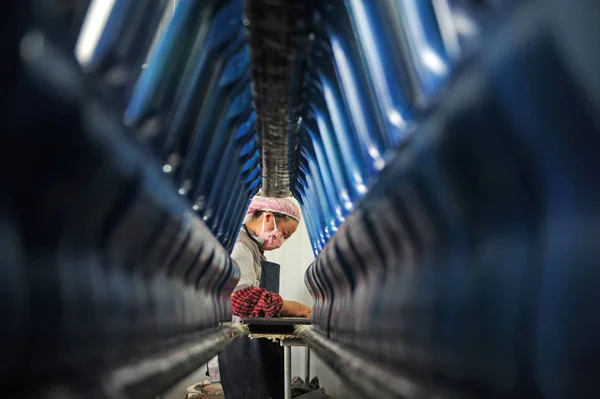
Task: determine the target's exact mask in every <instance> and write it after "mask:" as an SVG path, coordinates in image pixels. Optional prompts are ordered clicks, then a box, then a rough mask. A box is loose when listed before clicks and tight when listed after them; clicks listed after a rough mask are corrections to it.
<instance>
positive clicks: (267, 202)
mask: <svg viewBox="0 0 600 399" xmlns="http://www.w3.org/2000/svg"><path fill="white" fill-rule="evenodd" d="M259 211H265V212H276V213H281V214H284V215H287V216H289V217H291V218H294V219H296V220H297V221H298V222H300V219H302V216H301V215H300V207H299V206H298V204H296V202H295V201H294V200H293V199H291V198H269V197H261V196H259V195H257V196H256V197H254V198H253V199H252V202H250V206H249V207H248V211H247V212H246V218H249V217H251V216H252V215H254V214H255V213H256V212H259Z"/></svg>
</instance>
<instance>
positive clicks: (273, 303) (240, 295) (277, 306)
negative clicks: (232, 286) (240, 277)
mask: <svg viewBox="0 0 600 399" xmlns="http://www.w3.org/2000/svg"><path fill="white" fill-rule="evenodd" d="M282 307H283V299H281V295H279V294H276V293H274V292H270V291H267V290H265V289H264V288H258V287H247V288H242V289H240V290H237V291H235V292H234V293H233V294H231V310H232V312H233V314H234V315H236V316H240V317H276V316H278V315H279V313H280V312H281V308H282Z"/></svg>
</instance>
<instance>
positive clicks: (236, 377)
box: [219, 261, 284, 399]
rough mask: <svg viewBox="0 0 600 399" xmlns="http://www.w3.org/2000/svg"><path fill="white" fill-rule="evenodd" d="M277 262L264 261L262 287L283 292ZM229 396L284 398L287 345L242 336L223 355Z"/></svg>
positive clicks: (223, 380)
mask: <svg viewBox="0 0 600 399" xmlns="http://www.w3.org/2000/svg"><path fill="white" fill-rule="evenodd" d="M279 269H280V266H279V265H278V264H277V263H273V262H267V261H261V270H262V271H261V278H260V287H261V288H265V289H266V290H267V291H271V292H276V293H279ZM219 374H220V376H221V385H222V387H223V392H224V393H225V399H241V398H244V399H268V398H272V399H282V398H283V390H284V387H283V348H282V347H281V346H280V345H279V342H272V341H270V340H267V339H250V338H248V337H242V338H238V339H236V340H235V341H233V343H232V344H231V345H229V346H228V347H227V348H226V349H225V350H224V351H223V352H221V354H220V355H219Z"/></svg>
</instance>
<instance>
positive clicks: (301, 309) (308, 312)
mask: <svg viewBox="0 0 600 399" xmlns="http://www.w3.org/2000/svg"><path fill="white" fill-rule="evenodd" d="M281 315H282V316H284V317H307V318H310V317H311V316H312V309H311V308H309V307H308V306H305V305H303V304H301V303H299V302H296V301H283V306H282V307H281Z"/></svg>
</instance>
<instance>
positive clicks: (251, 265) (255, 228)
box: [218, 196, 312, 399]
mask: <svg viewBox="0 0 600 399" xmlns="http://www.w3.org/2000/svg"><path fill="white" fill-rule="evenodd" d="M300 219H301V216H300V209H299V207H298V205H297V204H296V202H294V200H292V199H291V198H267V197H262V196H256V197H254V198H253V200H252V201H251V203H250V206H249V208H248V212H247V214H246V218H245V220H244V224H243V226H242V229H241V231H240V234H239V236H238V239H237V242H236V244H235V246H234V247H233V251H232V253H231V258H232V259H233V260H234V261H235V262H236V263H237V265H238V266H239V268H240V281H239V282H238V285H237V286H236V288H235V290H234V292H233V294H232V295H231V308H232V313H233V315H234V316H233V321H234V322H239V321H240V320H241V319H242V318H244V317H248V316H252V317H278V316H290V317H311V315H312V314H311V309H310V307H308V306H305V305H303V304H301V303H298V302H294V301H286V300H283V299H282V298H281V296H280V295H279V293H278V291H279V265H277V264H275V263H272V262H267V260H266V258H265V255H264V251H272V250H275V249H277V248H279V247H281V245H282V244H283V243H284V242H285V240H287V239H288V238H290V236H291V235H292V234H294V232H295V231H296V229H297V228H298V224H299V223H300ZM218 365H219V374H220V379H221V385H222V386H223V392H224V394H225V398H226V399H237V398H246V399H250V398H256V399H268V398H272V399H279V398H283V396H284V382H283V351H282V348H281V346H279V344H278V343H274V342H271V341H269V340H266V339H250V338H248V337H244V338H239V339H237V340H236V341H234V342H233V343H232V344H231V345H229V346H228V347H227V348H226V349H225V350H224V351H223V352H222V353H221V354H220V355H219V359H218Z"/></svg>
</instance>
